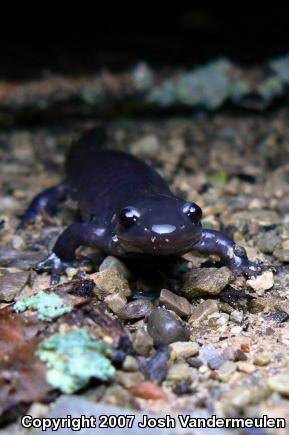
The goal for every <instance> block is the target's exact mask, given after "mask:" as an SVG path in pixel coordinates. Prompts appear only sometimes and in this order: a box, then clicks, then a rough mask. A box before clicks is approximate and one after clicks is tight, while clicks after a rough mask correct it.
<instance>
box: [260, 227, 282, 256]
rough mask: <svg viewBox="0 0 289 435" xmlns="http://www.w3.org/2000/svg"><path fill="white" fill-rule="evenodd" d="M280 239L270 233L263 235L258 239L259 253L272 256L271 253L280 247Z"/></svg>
mask: <svg viewBox="0 0 289 435" xmlns="http://www.w3.org/2000/svg"><path fill="white" fill-rule="evenodd" d="M281 241H282V239H281V237H279V236H277V235H276V234H275V233H273V232H272V231H270V232H268V233H265V234H263V235H262V237H260V238H259V240H258V242H257V246H258V248H259V249H260V251H262V252H264V253H265V254H272V253H273V251H274V250H275V249H276V248H277V247H278V246H279V245H280V243H281Z"/></svg>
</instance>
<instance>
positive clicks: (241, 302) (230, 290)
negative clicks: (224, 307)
mask: <svg viewBox="0 0 289 435" xmlns="http://www.w3.org/2000/svg"><path fill="white" fill-rule="evenodd" d="M244 285H245V281H244ZM244 285H243V284H242V287H244ZM219 299H220V301H221V302H222V303H226V304H229V305H230V306H231V307H232V308H234V309H238V310H240V309H244V308H246V307H247V305H248V303H249V302H250V301H251V300H252V296H251V295H248V294H247V293H246V292H245V291H244V290H241V289H236V288H234V287H232V286H227V287H226V288H225V289H224V290H222V292H221V293H220V295H219ZM231 312H232V310H231ZM231 312H229V313H228V314H231Z"/></svg>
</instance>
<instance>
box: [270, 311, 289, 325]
mask: <svg viewBox="0 0 289 435" xmlns="http://www.w3.org/2000/svg"><path fill="white" fill-rule="evenodd" d="M288 319H289V314H288V313H287V312H286V311H276V313H272V314H269V315H268V316H265V320H274V321H275V322H278V323H283V322H286V320H288Z"/></svg>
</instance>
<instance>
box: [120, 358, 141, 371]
mask: <svg viewBox="0 0 289 435" xmlns="http://www.w3.org/2000/svg"><path fill="white" fill-rule="evenodd" d="M122 368H123V370H126V371H128V372H135V371H137V370H138V369H139V365H138V362H137V360H136V359H135V358H134V357H133V356H131V355H128V356H126V357H125V360H124V362H123V364H122Z"/></svg>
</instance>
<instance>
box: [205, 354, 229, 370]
mask: <svg viewBox="0 0 289 435" xmlns="http://www.w3.org/2000/svg"><path fill="white" fill-rule="evenodd" d="M227 361H228V355H227V354H226V353H225V352H224V353H222V354H217V355H216V356H213V357H212V358H210V359H209V360H208V362H207V364H208V367H209V368H210V369H211V370H218V369H219V368H220V367H221V366H222V365H223V364H224V363H225V362H227Z"/></svg>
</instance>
